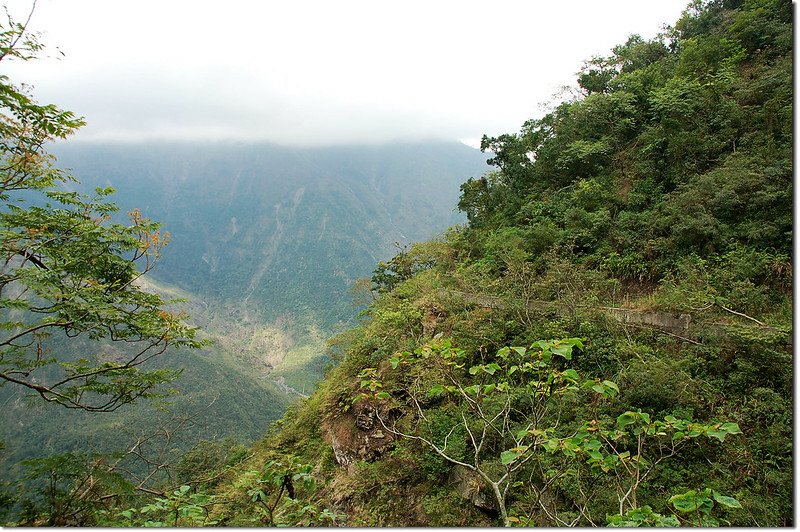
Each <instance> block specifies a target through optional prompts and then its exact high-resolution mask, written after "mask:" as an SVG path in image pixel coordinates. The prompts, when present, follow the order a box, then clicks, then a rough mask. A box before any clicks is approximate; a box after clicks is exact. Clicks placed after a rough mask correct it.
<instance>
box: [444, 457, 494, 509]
mask: <svg viewBox="0 0 800 532" xmlns="http://www.w3.org/2000/svg"><path fill="white" fill-rule="evenodd" d="M448 480H449V482H450V484H452V485H453V489H455V491H456V493H458V494H459V495H460V496H461V497H462V498H464V499H467V500H468V501H470V502H472V504H474V505H475V506H477V507H478V508H483V509H484V510H495V505H494V498H493V496H492V493H491V491H490V490H489V487H488V486H486V485H485V483H484V482H483V479H482V478H481V476H480V475H479V474H478V473H476V472H475V471H472V470H471V469H467V468H466V467H464V466H460V465H456V466H455V467H454V468H453V469H452V471H450V477H449V479H448Z"/></svg>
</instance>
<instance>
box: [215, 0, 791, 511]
mask: <svg viewBox="0 0 800 532" xmlns="http://www.w3.org/2000/svg"><path fill="white" fill-rule="evenodd" d="M792 22H793V17H792V5H791V3H790V2H788V1H785V0H775V1H767V2H761V1H734V2H727V1H726V2H723V1H710V2H704V3H694V4H692V6H691V7H690V8H689V9H688V10H687V12H686V13H685V15H684V17H683V18H682V19H681V20H680V21H679V22H678V23H677V24H676V26H675V28H672V29H669V30H668V31H666V32H665V34H664V35H662V36H661V37H659V38H658V39H655V40H653V41H644V40H642V39H639V38H636V37H633V38H631V39H630V40H629V41H628V42H626V43H625V44H623V45H620V46H618V47H616V48H614V50H613V54H612V55H611V56H609V57H607V58H599V59H595V60H592V61H590V62H589V63H588V64H587V65H586V67H585V68H584V70H583V71H582V72H581V74H580V77H579V80H578V82H579V85H580V87H581V89H582V91H583V95H582V97H580V98H576V99H575V100H573V101H568V102H563V103H562V104H561V105H559V106H558V107H557V108H556V109H555V110H554V111H553V112H552V113H550V114H548V115H546V116H544V117H542V118H540V119H536V120H531V121H529V122H526V123H525V125H524V126H523V128H522V130H521V131H520V132H519V133H518V134H508V135H501V136H500V137H497V138H491V139H490V138H486V139H484V146H485V147H486V148H489V149H491V151H492V152H494V157H493V162H494V164H495V165H496V166H497V169H496V171H494V172H490V173H489V174H487V175H485V176H484V177H482V178H480V179H472V180H469V181H468V182H467V183H465V184H464V185H463V186H462V196H461V201H460V204H459V205H460V207H461V208H462V209H463V210H464V211H465V212H466V214H467V216H468V218H469V224H468V226H467V227H465V228H464V229H463V230H460V231H455V232H452V233H450V234H449V235H448V238H447V239H446V240H444V241H438V242H428V243H425V244H419V245H416V246H414V247H412V248H411V249H410V250H409V251H407V252H405V253H401V254H398V255H397V256H396V257H395V258H394V259H392V260H391V261H388V262H387V263H386V264H384V265H382V266H381V267H380V268H379V270H378V272H377V273H376V275H375V276H374V277H373V281H374V286H373V288H374V289H375V290H376V291H378V292H380V293H381V297H380V299H379V300H378V301H377V302H376V303H375V304H373V305H372V306H371V307H370V309H369V312H368V316H367V317H366V318H365V320H364V321H363V322H362V323H361V324H360V325H359V326H358V327H357V328H356V329H354V330H352V331H349V332H346V333H344V334H341V335H339V336H338V337H337V338H336V339H334V341H333V342H332V344H333V346H334V348H335V349H334V353H335V356H336V359H337V360H338V361H339V364H338V366H336V367H335V368H334V369H332V370H331V372H330V374H329V375H328V376H327V378H326V379H325V380H324V381H323V382H322V383H321V385H320V388H319V390H318V391H317V392H316V393H315V394H314V395H312V396H311V397H310V398H309V399H308V400H307V401H305V402H304V403H303V404H300V405H296V406H295V407H293V408H292V409H291V410H290V414H289V415H287V416H286V417H285V418H284V421H283V424H282V428H281V429H280V430H275V431H273V432H272V433H270V434H269V435H268V436H267V437H266V438H265V439H264V440H263V441H262V442H261V443H259V444H258V445H257V446H256V447H255V448H254V451H255V453H256V455H255V456H254V457H253V458H252V459H251V460H249V461H247V462H245V463H243V464H241V465H240V466H238V468H236V469H235V470H232V471H231V472H230V473H229V476H228V478H227V479H226V481H225V482H223V483H222V484H221V485H220V486H218V487H217V488H216V491H215V492H214V493H215V494H216V496H218V497H220V500H224V501H226V502H225V503H219V504H217V505H215V506H214V507H215V513H214V514H213V516H214V518H216V519H220V520H221V522H224V523H227V524H238V525H252V524H259V523H260V524H265V523H269V524H297V523H321V524H330V523H331V522H334V521H335V522H337V523H340V524H346V525H362V526H363V525H367V526H370V525H371V526H409V525H414V526H463V525H472V526H475V525H484V526H485V525H499V524H506V525H512V524H522V525H528V526H530V525H533V526H542V525H544V526H575V525H580V526H598V525H627V526H658V527H664V526H678V525H689V526H715V525H720V524H722V525H725V524H730V525H734V526H791V525H792V523H793V514H794V511H793V492H792V490H793V488H792V478H791V471H792V469H793V457H792V449H793V440H792V438H793V435H792V419H793V395H792V393H793V390H792V382H793V368H792V318H793V310H792V298H791V296H792V286H793V284H792V275H791V271H792V266H793V262H792V258H791V257H792V234H793V233H792V188H793V181H792V164H793V163H792V147H793V130H792V119H791V118H792V113H793V107H792V106H793V103H792V102H793V92H792V91H793V89H792V61H791V57H792ZM551 339H556V340H551ZM509 347H511V348H509ZM304 465H307V467H305V468H304ZM277 471H280V472H283V474H289V473H296V474H301V475H302V474H310V475H311V476H313V478H314V479H315V480H316V484H314V485H313V486H312V485H311V484H308V485H304V486H303V489H302V491H301V490H300V489H298V494H297V496H296V497H293V498H292V499H288V498H286V497H285V494H283V492H282V491H279V490H278V489H277V488H276V489H272V490H270V489H268V488H259V489H261V490H262V492H261V493H263V495H259V496H260V497H261V499H260V500H262V501H269V503H270V505H272V506H270V507H269V508H271V510H270V511H269V512H265V511H264V508H263V505H259V504H258V501H257V500H256V501H255V502H253V500H252V499H249V498H248V497H247V495H246V494H247V490H248V489H255V487H256V486H260V485H259V484H258V482H259V480H262V481H263V480H264V479H266V478H270V475H272V474H275V472H277ZM304 505H308V506H304ZM304 507H305V508H313V509H314V511H313V512H312V513H310V514H308V513H307V514H304V513H303V512H302V511H301V509H302V508H304ZM322 508H325V509H326V510H327V513H325V512H322V511H321V510H320V509H322Z"/></svg>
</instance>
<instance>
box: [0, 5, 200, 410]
mask: <svg viewBox="0 0 800 532" xmlns="http://www.w3.org/2000/svg"><path fill="white" fill-rule="evenodd" d="M29 20H30V16H29V17H28V21H29ZM27 25H28V22H27V21H26V22H25V23H24V24H22V23H18V22H15V21H14V20H13V19H12V17H11V16H10V15H9V16H8V17H7V21H6V22H5V23H1V24H0V61H8V60H29V59H33V58H35V57H36V55H37V53H38V52H40V51H41V50H42V45H41V44H40V42H39V36H38V35H36V34H33V33H31V32H29V31H28V29H27ZM83 124H84V120H83V119H82V118H79V117H76V116H75V115H74V114H73V113H71V112H69V111H63V110H61V109H59V108H58V107H56V106H55V105H41V104H38V103H37V102H36V101H35V100H34V99H33V97H32V95H31V94H30V89H28V88H24V87H23V88H20V87H18V86H16V85H14V84H12V83H11V82H10V80H9V79H8V77H6V76H0V202H2V206H1V207H0V382H2V383H3V384H7V383H11V384H15V385H18V386H21V387H24V388H27V389H29V390H32V391H34V392H36V394H38V395H39V396H40V397H41V398H43V399H44V400H46V401H49V402H54V403H59V404H61V405H63V406H66V407H67V408H78V409H83V410H88V411H112V410H115V409H117V408H119V407H120V406H122V405H124V404H126V403H130V402H132V401H134V400H135V399H137V398H139V397H147V396H152V395H154V394H156V393H157V392H158V389H157V387H158V386H159V385H161V384H164V383H167V382H169V381H171V380H173V379H174V378H176V377H177V375H178V373H179V372H178V371H176V370H168V369H154V370H148V371H144V370H143V369H142V366H143V365H144V364H145V363H146V362H147V361H149V360H151V359H152V358H153V357H155V356H157V355H160V354H162V353H164V352H165V351H166V350H167V349H168V348H170V347H189V348H198V347H201V346H203V345H204V342H203V341H200V340H198V339H197V338H196V334H197V329H196V328H193V327H190V326H189V325H187V324H186V322H185V316H183V315H180V314H176V313H174V312H171V311H169V310H167V305H168V304H169V303H170V302H168V301H165V300H163V299H162V298H161V297H160V296H159V295H156V294H153V293H149V292H147V291H146V290H144V289H143V288H142V283H141V281H140V279H141V276H142V275H144V274H145V273H147V272H148V271H150V270H151V269H152V268H153V266H154V264H155V263H156V261H157V259H158V256H159V253H160V251H161V249H162V247H163V246H164V245H165V244H166V241H167V235H163V234H161V232H160V230H159V225H158V224H157V223H155V222H152V221H150V220H148V219H146V218H144V217H143V216H142V215H141V213H140V212H139V211H137V210H135V211H132V212H130V213H128V214H129V220H128V222H127V223H126V224H122V223H118V222H114V221H112V218H111V217H112V215H113V214H114V213H115V212H116V211H117V208H116V206H115V205H114V204H113V203H109V202H108V201H107V197H108V196H109V195H110V194H111V193H112V192H113V189H111V188H105V189H97V190H96V191H95V194H94V195H92V196H88V195H83V194H79V193H77V192H67V191H65V190H63V186H62V185H64V184H65V183H68V182H74V181H75V179H74V178H73V177H71V176H70V175H68V174H67V173H66V172H64V171H62V170H60V169H58V168H56V167H55V166H54V158H53V157H52V156H51V155H48V153H47V152H46V150H45V148H44V146H45V145H46V144H47V143H48V142H52V141H54V140H57V139H64V138H66V137H67V136H69V135H71V134H72V133H74V132H75V131H76V130H77V129H78V128H80V127H81V126H82V125H83ZM112 343H113V344H114V345H115V347H114V348H111V347H110V345H111V344H112ZM81 352H84V353H86V354H83V355H80V354H79V353H81Z"/></svg>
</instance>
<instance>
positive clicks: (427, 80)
mask: <svg viewBox="0 0 800 532" xmlns="http://www.w3.org/2000/svg"><path fill="white" fill-rule="evenodd" d="M28 5H29V2H27V1H22V0H16V1H14V2H12V4H11V6H10V7H11V9H12V11H13V12H15V13H21V12H24V11H25V9H26V7H27V6H28ZM683 7H684V0H682V1H675V0H670V1H662V2H641V1H640V0H615V1H606V2H596V1H588V0H581V1H577V0H574V1H561V2H557V3H556V2H547V3H545V2H533V1H516V0H513V1H512V0H495V1H494V2H491V3H489V2H485V1H481V2H478V1H474V0H460V1H453V0H437V1H435V2H434V1H429V0H425V1H422V0H404V1H402V2H388V1H387V2H384V1H381V2H376V1H374V0H369V1H367V0H358V1H356V0H339V1H336V2H331V1H309V0H293V1H292V2H286V1H268V2H255V1H245V0H227V1H226V2H224V3H222V2H210V1H197V0H194V1H185V0H184V1H178V0H171V1H169V2H163V1H161V0H137V1H135V2H132V1H115V2H108V1H103V0H71V1H70V2H63V1H57V0H39V4H38V7H37V12H36V13H35V15H34V26H35V28H36V29H40V30H42V31H44V32H45V42H46V43H48V44H50V45H57V46H58V47H59V48H60V49H62V50H63V51H64V52H65V54H66V57H65V58H64V59H62V60H61V61H51V60H42V61H37V62H32V63H29V64H20V63H17V64H13V65H10V66H9V65H4V67H5V69H6V71H7V72H8V73H9V74H10V75H11V76H12V78H13V79H15V80H17V81H32V82H33V83H34V84H35V85H36V94H37V95H38V97H39V98H40V99H41V100H43V101H54V102H55V103H58V104H59V105H62V106H63V107H65V108H68V109H72V110H74V111H76V112H77V113H79V114H82V115H84V116H86V118H87V120H88V122H89V125H88V126H87V127H86V129H85V131H83V132H82V133H81V134H80V138H84V139H90V138H129V139H130V138H140V137H147V136H151V137H152V136H157V137H181V138H186V137H189V138H206V137H210V138H218V137H233V138H253V139H266V140H272V141H277V142H284V143H315V144H320V143H322V144H324V143H333V142H336V143H341V142H359V141H362V142H363V141H370V140H371V141H382V140H390V139H394V138H401V137H402V138H411V137H431V136H435V137H445V138H480V136H481V135H482V134H483V133H488V134H498V133H501V132H508V131H515V130H517V129H518V127H519V126H520V125H521V124H522V122H523V121H524V120H526V119H527V118H530V117H531V116H534V115H539V114H541V111H540V106H541V104H542V103H544V102H546V101H547V100H548V99H549V98H550V97H551V95H552V94H553V93H554V92H556V91H557V90H558V88H559V87H560V86H562V85H564V84H568V83H572V82H573V80H574V74H575V73H576V72H577V71H578V70H579V69H580V67H581V64H582V62H583V60H585V59H588V58H590V57H591V56H593V55H598V54H606V53H608V51H609V50H610V48H611V47H612V46H614V45H616V44H619V43H621V42H624V40H625V39H626V38H627V36H628V35H629V34H631V33H641V34H643V35H644V36H645V37H651V36H653V35H655V33H656V32H657V31H658V30H659V28H660V27H661V25H662V24H665V23H670V24H671V23H674V22H675V20H676V19H677V17H678V16H679V15H680V12H681V10H682V8H683Z"/></svg>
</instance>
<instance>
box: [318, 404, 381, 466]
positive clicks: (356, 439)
mask: <svg viewBox="0 0 800 532" xmlns="http://www.w3.org/2000/svg"><path fill="white" fill-rule="evenodd" d="M379 408H380V407H379V406H378V405H375V404H372V403H371V402H370V401H368V400H362V401H359V402H358V403H356V404H355V405H353V408H352V409H351V410H349V411H348V412H343V413H341V414H340V415H338V416H336V417H335V418H333V419H331V420H329V421H327V422H326V424H325V427H324V428H325V431H324V432H325V434H326V439H328V441H329V442H330V444H331V448H332V450H333V456H334V459H335V460H336V463H338V464H339V465H340V466H342V467H345V468H349V467H350V466H351V465H352V464H353V463H354V462H356V461H358V460H365V461H368V462H371V461H373V460H375V459H377V458H378V457H379V456H381V455H382V454H383V453H385V452H386V451H388V450H389V449H390V448H391V447H392V444H393V442H394V436H393V435H392V434H391V433H389V432H388V431H386V430H385V429H384V428H383V425H382V424H381V423H380V420H379V419H378V416H379V415H381V417H386V413H385V412H384V413H381V412H380V411H379Z"/></svg>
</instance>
